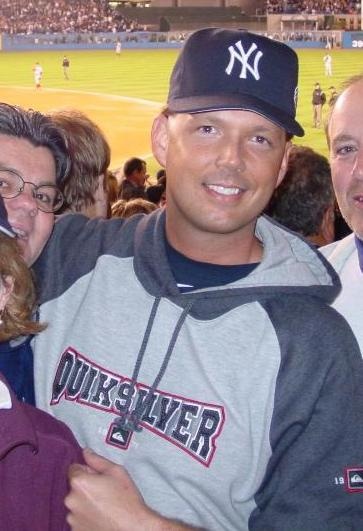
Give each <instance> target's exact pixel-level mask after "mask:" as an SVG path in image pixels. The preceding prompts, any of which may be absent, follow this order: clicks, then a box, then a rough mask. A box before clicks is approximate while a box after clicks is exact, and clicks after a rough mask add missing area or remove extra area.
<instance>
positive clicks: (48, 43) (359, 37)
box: [0, 31, 363, 51]
mask: <svg viewBox="0 0 363 531" xmlns="http://www.w3.org/2000/svg"><path fill="white" fill-rule="evenodd" d="M260 33H263V34H266V35H269V36H270V37H271V38H274V39H276V40H282V41H284V42H285V43H286V44H288V45H289V46H291V47H292V48H325V47H326V45H327V42H328V41H329V42H330V43H331V44H332V46H333V47H341V48H349V49H357V50H362V49H363V31H353V32H343V31H283V32H279V31H275V32H260ZM187 36H188V32H168V33H161V32H146V31H145V32H133V33H128V32H124V33H95V34H92V33H82V34H66V35H63V34H59V35H57V34H54V35H44V34H39V35H7V34H2V35H1V34H0V50H1V51H38V50H92V49H93V50H97V49H98V50H104V49H110V50H112V49H114V48H115V45H116V42H117V41H118V40H121V42H122V48H123V49H133V48H146V49H147V48H180V47H181V46H182V45H183V43H184V41H185V39H186V38H187Z"/></svg>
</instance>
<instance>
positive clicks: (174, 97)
mask: <svg viewBox="0 0 363 531" xmlns="http://www.w3.org/2000/svg"><path fill="white" fill-rule="evenodd" d="M298 70H299V66H298V58H297V55H296V53H295V52H294V50H293V49H292V48H290V47H289V46H287V45H286V44H283V43H281V42H278V41H275V40H273V39H270V38H268V37H264V36H262V35H258V34H255V33H250V32H249V31H246V30H234V29H222V28H204V29H201V30H199V31H196V32H195V33H192V34H191V35H190V37H189V38H188V39H187V41H186V42H185V44H184V47H183V49H182V50H181V53H180V54H179V57H178V59H177V61H176V63H175V66H174V68H173V72H172V74H171V78H170V90H169V96H168V101H167V109H168V111H169V112H176V113H189V114H194V113H198V112H208V111H219V110H227V109H235V110H246V111H252V112H256V113H258V114H261V115H262V116H265V117H266V118H268V119H269V120H271V121H272V122H274V123H275V124H277V125H279V126H280V127H282V128H283V129H285V130H286V132H287V133H290V134H292V135H297V136H303V135H304V130H303V128H302V127H301V125H300V124H299V123H298V122H297V121H296V120H295V116H296V105H297V95H298V87H297V84H298Z"/></svg>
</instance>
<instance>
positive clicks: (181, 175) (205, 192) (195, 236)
mask: <svg viewBox="0 0 363 531" xmlns="http://www.w3.org/2000/svg"><path fill="white" fill-rule="evenodd" d="M287 145H288V144H287V143H286V133H285V131H284V130H283V129H281V128H280V127H278V126H277V125H275V124H273V123H272V122H270V121H269V120H267V119H266V118H264V117H263V116H260V115H258V114H256V113H253V112H249V111H239V110H226V111H216V112H205V113H198V114H176V115H172V116H170V117H169V118H165V117H164V116H161V117H159V118H157V120H156V122H155V124H154V128H153V147H154V154H155V156H156V158H157V159H158V161H159V163H160V164H161V165H162V166H164V167H165V168H166V173H167V176H168V178H167V193H166V198H167V235H168V239H169V241H170V243H171V244H173V243H174V245H175V244H176V242H178V245H177V247H178V248H179V250H181V252H184V254H188V252H187V249H183V250H182V249H181V247H182V246H183V245H181V242H184V244H185V246H186V247H187V246H188V242H189V241H192V240H193V241H194V242H196V241H197V240H198V241H199V243H200V244H203V243H204V244H205V243H206V241H208V239H209V238H210V236H211V235H213V236H214V237H217V238H218V239H219V241H221V238H223V241H224V242H225V243H227V242H232V241H233V242H234V243H237V242H238V243H240V242H244V241H245V239H246V238H247V239H251V238H253V237H254V228H255V222H256V218H257V217H258V216H259V215H260V213H261V212H262V211H263V209H264V208H265V206H266V204H267V203H268V201H269V199H270V197H271V194H272V192H273V190H274V189H275V188H276V186H277V185H278V184H279V182H280V181H281V180H282V178H283V175H284V173H285V169H286V158H287V151H288V150H287ZM204 246H205V245H204Z"/></svg>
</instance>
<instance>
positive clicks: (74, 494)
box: [65, 450, 192, 531]
mask: <svg viewBox="0 0 363 531" xmlns="http://www.w3.org/2000/svg"><path fill="white" fill-rule="evenodd" d="M83 453H84V459H85V462H86V465H79V464H75V465H71V467H70V469H69V483H70V492H69V494H68V495H67V496H66V498H65V505H66V507H67V509H68V510H69V514H68V516H67V522H68V523H69V525H70V526H71V528H72V530H73V531H135V530H136V529H137V530H138V531H142V530H145V531H146V530H147V531H183V530H188V529H192V528H189V527H187V526H184V525H183V524H178V523H177V522H175V523H174V522H172V521H169V520H167V519H165V518H162V517H161V516H159V515H157V514H156V513H154V512H153V511H152V510H151V509H149V508H148V507H147V506H146V504H145V502H144V500H143V498H142V496H141V494H140V493H139V491H138V489H137V488H136V486H135V484H134V482H133V481H132V479H131V477H130V475H129V474H128V472H127V471H126V470H125V468H123V467H122V466H119V465H116V464H115V463H112V462H111V461H109V460H108V459H105V458H103V457H101V456H99V455H97V454H95V453H93V452H92V451H90V450H84V452H83Z"/></svg>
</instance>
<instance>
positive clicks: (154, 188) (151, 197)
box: [145, 183, 166, 207]
mask: <svg viewBox="0 0 363 531" xmlns="http://www.w3.org/2000/svg"><path fill="white" fill-rule="evenodd" d="M165 193H166V192H165V184H162V183H158V184H152V185H151V186H148V187H147V188H146V190H145V195H146V199H147V200H148V201H151V202H152V203H155V205H157V206H160V207H161V206H164V205H165V202H166V195H165Z"/></svg>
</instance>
